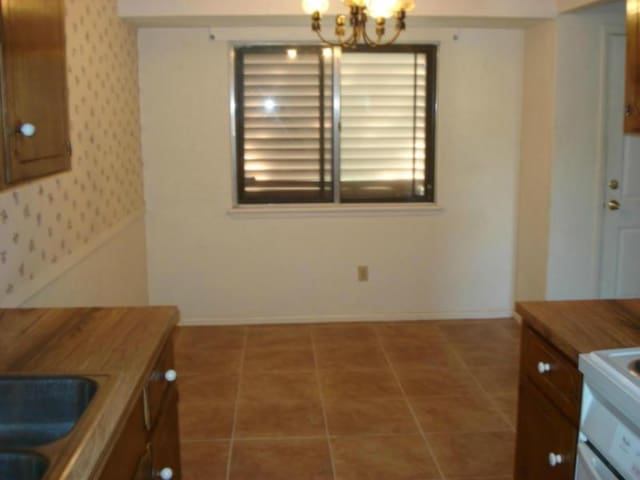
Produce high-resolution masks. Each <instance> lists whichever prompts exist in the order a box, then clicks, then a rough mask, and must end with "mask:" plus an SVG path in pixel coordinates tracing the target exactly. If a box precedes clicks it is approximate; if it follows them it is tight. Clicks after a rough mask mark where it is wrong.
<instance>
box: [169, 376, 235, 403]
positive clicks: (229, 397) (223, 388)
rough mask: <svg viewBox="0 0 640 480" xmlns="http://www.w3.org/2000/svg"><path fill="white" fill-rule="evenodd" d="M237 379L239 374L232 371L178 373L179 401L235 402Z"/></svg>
mask: <svg viewBox="0 0 640 480" xmlns="http://www.w3.org/2000/svg"><path fill="white" fill-rule="evenodd" d="M239 380H240V377H239V375H238V374H234V373H226V374H215V373H211V374H200V375H180V378H178V392H179V395H180V402H183V403H186V402H206V401H208V400H210V399H215V400H216V401H218V402H235V400H236V393H237V391H238V382H239Z"/></svg>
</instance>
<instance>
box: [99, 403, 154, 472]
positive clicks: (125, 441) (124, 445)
mask: <svg viewBox="0 0 640 480" xmlns="http://www.w3.org/2000/svg"><path fill="white" fill-rule="evenodd" d="M146 445H147V429H146V427H145V424H144V404H143V401H142V396H140V397H139V398H138V400H137V401H136V405H135V407H134V409H133V412H131V415H130V416H129V418H128V420H127V423H126V425H125V427H124V430H123V431H122V433H121V434H120V437H119V438H118V441H117V442H116V444H115V446H114V448H113V450H112V451H111V454H110V455H109V458H108V459H107V463H106V464H105V466H104V468H103V470H102V473H101V474H100V476H99V477H98V478H99V479H100V480H128V479H130V478H136V479H137V478H138V477H137V475H138V473H137V472H139V471H140V469H139V464H140V459H141V458H143V456H144V454H145V448H146ZM147 471H149V470H148V469H147Z"/></svg>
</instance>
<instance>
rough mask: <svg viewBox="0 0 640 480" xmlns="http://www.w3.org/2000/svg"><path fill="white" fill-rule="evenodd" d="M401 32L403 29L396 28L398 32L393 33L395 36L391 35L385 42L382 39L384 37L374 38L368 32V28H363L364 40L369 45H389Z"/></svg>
mask: <svg viewBox="0 0 640 480" xmlns="http://www.w3.org/2000/svg"><path fill="white" fill-rule="evenodd" d="M401 33H402V29H400V28H396V32H395V33H394V34H393V37H391V38H390V39H389V40H387V41H385V42H382V41H381V40H382V37H378V39H377V40H373V39H372V38H371V37H370V36H369V34H368V33H367V29H366V28H363V29H362V34H363V35H362V37H363V39H364V41H365V42H366V43H367V45H369V46H370V47H388V46H389V45H391V44H393V42H395V41H396V40H397V39H398V37H399V36H400V34H401Z"/></svg>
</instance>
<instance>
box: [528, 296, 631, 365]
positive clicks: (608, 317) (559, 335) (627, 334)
mask: <svg viewBox="0 0 640 480" xmlns="http://www.w3.org/2000/svg"><path fill="white" fill-rule="evenodd" d="M516 312H518V314H520V315H521V316H522V318H523V320H524V321H525V322H526V323H527V324H528V325H529V326H530V327H531V328H533V329H534V330H536V331H537V332H538V333H539V334H541V335H542V336H543V337H545V338H546V339H547V340H549V341H550V342H551V343H552V344H553V345H555V346H556V347H557V348H558V349H559V350H560V351H562V352H563V353H564V354H565V355H566V356H567V357H569V359H571V360H572V361H573V362H574V363H575V364H577V363H578V355H579V354H580V353H587V352H592V351H594V350H606V349H610V348H625V347H638V346H640V299H630V300H578V301H552V302H521V303H518V304H516Z"/></svg>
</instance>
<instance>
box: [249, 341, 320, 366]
mask: <svg viewBox="0 0 640 480" xmlns="http://www.w3.org/2000/svg"><path fill="white" fill-rule="evenodd" d="M314 369H315V359H314V358H313V349H312V348H311V346H308V347H286V348H282V347H266V348H247V350H246V352H245V359H244V371H245V372H247V371H253V372H273V371H298V370H307V371H312V370H314Z"/></svg>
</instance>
